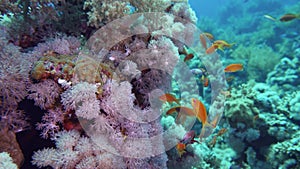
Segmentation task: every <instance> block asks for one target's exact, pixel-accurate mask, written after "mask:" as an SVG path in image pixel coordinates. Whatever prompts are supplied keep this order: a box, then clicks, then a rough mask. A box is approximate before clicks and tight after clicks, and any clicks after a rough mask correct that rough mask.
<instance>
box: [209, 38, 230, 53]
mask: <svg viewBox="0 0 300 169" xmlns="http://www.w3.org/2000/svg"><path fill="white" fill-rule="evenodd" d="M234 44H235V43H230V44H229V43H228V42H226V41H224V40H216V41H214V43H213V45H216V46H217V49H220V50H222V51H224V47H226V48H231V47H232V46H233V45H234Z"/></svg>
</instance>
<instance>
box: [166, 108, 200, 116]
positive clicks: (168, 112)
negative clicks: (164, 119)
mask: <svg viewBox="0 0 300 169" xmlns="http://www.w3.org/2000/svg"><path fill="white" fill-rule="evenodd" d="M174 112H177V113H179V112H182V113H184V114H186V115H188V116H195V112H194V111H193V109H191V108H189V107H184V106H176V107H172V108H170V109H169V110H168V111H167V112H166V114H167V115H170V114H173V113H174Z"/></svg>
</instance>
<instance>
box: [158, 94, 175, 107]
mask: <svg viewBox="0 0 300 169" xmlns="http://www.w3.org/2000/svg"><path fill="white" fill-rule="evenodd" d="M159 99H160V100H161V101H163V102H176V103H177V104H180V103H179V100H178V99H176V97H175V96H174V95H172V94H170V93H166V94H163V95H162V96H160V97H159Z"/></svg>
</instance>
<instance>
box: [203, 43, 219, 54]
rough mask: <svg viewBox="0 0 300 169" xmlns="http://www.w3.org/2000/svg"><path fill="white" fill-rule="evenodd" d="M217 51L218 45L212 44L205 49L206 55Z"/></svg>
mask: <svg viewBox="0 0 300 169" xmlns="http://www.w3.org/2000/svg"><path fill="white" fill-rule="evenodd" d="M216 49H218V45H214V44H212V45H211V46H210V47H209V48H207V49H206V51H205V52H206V54H212V53H214V52H215V51H216Z"/></svg>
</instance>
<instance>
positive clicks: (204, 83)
mask: <svg viewBox="0 0 300 169" xmlns="http://www.w3.org/2000/svg"><path fill="white" fill-rule="evenodd" d="M202 81H203V86H204V87H208V85H209V80H208V78H207V77H205V76H203V80H202Z"/></svg>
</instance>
